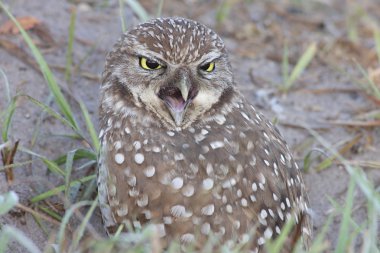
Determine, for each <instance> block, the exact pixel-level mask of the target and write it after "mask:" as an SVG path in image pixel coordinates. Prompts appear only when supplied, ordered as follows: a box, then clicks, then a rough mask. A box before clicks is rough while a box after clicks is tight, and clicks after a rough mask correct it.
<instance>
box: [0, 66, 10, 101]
mask: <svg viewBox="0 0 380 253" xmlns="http://www.w3.org/2000/svg"><path fill="white" fill-rule="evenodd" d="M0 74H1V75H2V76H3V79H4V86H5V95H6V97H7V100H8V103H10V102H11V90H10V88H9V81H8V78H7V75H6V74H5V72H4V71H3V69H2V68H0Z"/></svg>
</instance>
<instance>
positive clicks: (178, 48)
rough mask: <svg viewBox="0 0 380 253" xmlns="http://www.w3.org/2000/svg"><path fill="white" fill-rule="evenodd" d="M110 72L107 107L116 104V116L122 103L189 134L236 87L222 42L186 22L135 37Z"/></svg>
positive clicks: (173, 21)
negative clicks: (108, 102) (189, 128)
mask: <svg viewBox="0 0 380 253" xmlns="http://www.w3.org/2000/svg"><path fill="white" fill-rule="evenodd" d="M105 69H106V70H105V72H104V80H103V89H105V90H106V91H105V92H104V95H103V96H105V97H103V101H111V100H112V99H113V100H114V101H112V102H111V104H114V108H115V110H117V109H118V108H119V107H121V106H120V105H119V106H117V104H118V102H120V103H119V104H122V102H124V105H126V104H128V105H131V104H132V105H134V106H136V107H139V108H143V109H145V110H146V112H147V113H146V115H144V117H145V120H146V121H160V122H161V123H162V124H161V125H164V126H166V127H168V128H177V129H178V128H186V127H188V126H190V125H191V124H193V123H194V122H196V121H197V120H199V119H200V118H201V116H202V115H204V114H205V113H210V115H212V112H213V111H214V110H213V109H214V108H217V106H220V105H221V104H223V103H224V102H227V101H224V100H227V98H228V93H232V87H233V77H232V72H231V67H230V64H229V62H228V58H227V54H226V50H225V47H224V44H223V42H222V41H221V39H220V38H219V37H218V36H217V35H216V34H215V33H214V32H213V31H212V30H210V29H208V28H207V27H205V26H203V25H201V24H199V23H196V22H194V21H190V20H186V19H182V18H166V19H155V20H153V21H151V22H149V23H144V24H141V25H139V26H138V27H136V28H135V29H133V30H131V31H129V32H128V33H126V34H125V35H124V36H123V37H122V38H121V40H120V41H119V42H118V43H117V45H116V46H115V49H114V51H112V52H111V53H110V54H109V56H108V57H107V63H106V68H105ZM107 90H109V91H110V90H111V91H112V92H107ZM107 94H108V95H107ZM107 96H112V98H111V97H109V98H107ZM115 100H116V101H115ZM119 109H120V108H119ZM120 112H123V110H120ZM114 113H117V112H114ZM126 113H128V112H126Z"/></svg>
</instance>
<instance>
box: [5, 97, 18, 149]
mask: <svg viewBox="0 0 380 253" xmlns="http://www.w3.org/2000/svg"><path fill="white" fill-rule="evenodd" d="M16 99H17V98H15V97H14V98H13V99H12V100H11V102H10V104H9V105H8V108H7V110H6V113H5V119H4V122H3V125H2V126H1V127H2V131H1V137H2V139H3V142H7V141H8V136H9V127H10V125H11V121H12V117H13V113H14V112H15V109H16Z"/></svg>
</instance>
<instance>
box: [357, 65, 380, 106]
mask: <svg viewBox="0 0 380 253" xmlns="http://www.w3.org/2000/svg"><path fill="white" fill-rule="evenodd" d="M355 63H356V66H357V67H358V69H359V71H360V72H361V73H362V75H363V76H364V78H365V79H366V81H367V82H366V85H365V87H364V88H365V89H367V93H368V94H369V95H371V96H375V97H376V98H377V99H380V88H378V87H377V85H376V84H375V83H374V82H373V80H372V79H371V78H370V77H369V75H368V73H367V72H366V71H365V70H364V69H363V67H362V66H361V65H360V64H359V63H358V62H357V61H355Z"/></svg>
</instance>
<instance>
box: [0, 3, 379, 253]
mask: <svg viewBox="0 0 380 253" xmlns="http://www.w3.org/2000/svg"><path fill="white" fill-rule="evenodd" d="M127 3H128V4H129V6H130V7H131V8H133V10H134V11H135V12H136V13H139V14H138V16H139V18H140V19H141V20H146V19H147V18H148V14H147V13H146V11H145V10H144V11H141V8H142V7H141V5H139V4H138V2H137V1H128V2H127ZM159 4H160V6H161V7H160V8H162V4H163V1H160V3H159ZM120 8H121V9H122V5H121V6H120ZM0 9H2V10H3V11H4V12H5V13H6V14H7V15H8V16H9V17H10V18H11V19H12V20H13V22H15V24H16V25H17V26H18V27H19V28H20V30H21V34H22V36H23V38H24V40H25V42H26V43H27V44H28V46H29V48H30V50H31V51H32V54H33V56H34V58H35V59H36V61H37V62H38V63H39V66H40V68H41V71H42V73H43V75H44V77H45V80H46V83H47V85H48V87H49V89H50V91H51V93H52V98H53V101H54V102H55V104H56V105H58V108H59V111H55V110H54V109H52V106H50V105H49V103H46V102H45V103H43V102H40V101H38V100H36V99H34V98H32V97H30V96H27V95H23V94H18V95H16V96H14V97H11V95H10V92H9V84H8V82H6V87H8V88H7V90H8V93H7V94H8V108H7V110H6V112H5V113H4V114H2V119H4V120H3V121H2V122H3V124H2V125H1V127H2V138H3V141H4V142H6V141H7V140H8V139H9V135H10V131H9V130H10V128H11V121H12V117H13V114H14V112H15V110H17V107H16V104H17V103H16V102H17V100H18V99H20V98H24V99H26V100H27V101H29V102H30V103H31V104H33V105H35V106H37V107H38V108H40V109H41V111H43V112H44V113H46V114H47V115H49V116H52V117H53V118H54V119H55V120H57V121H58V122H59V123H60V124H62V125H63V126H66V127H67V128H68V129H69V130H70V131H71V135H68V136H70V137H68V138H70V139H71V140H72V141H74V142H75V143H78V140H80V141H81V142H84V143H85V144H86V145H84V146H85V148H84V147H82V145H80V144H78V147H77V148H75V149H73V150H69V151H67V152H66V153H64V154H61V155H57V157H56V158H53V159H51V158H48V157H45V156H44V155H41V154H37V153H35V152H34V151H33V150H28V149H27V148H26V147H21V148H20V150H19V151H20V152H23V153H26V154H29V155H31V156H32V157H34V158H37V159H40V160H41V161H42V162H43V163H44V164H45V166H46V167H47V168H48V170H49V171H50V172H51V174H53V175H55V177H56V178H58V179H59V180H60V182H61V184H60V185H58V186H55V187H53V188H51V189H48V190H46V191H44V192H41V193H38V194H36V195H35V196H34V197H32V198H31V199H30V200H29V201H30V203H31V204H32V205H33V206H34V207H36V209H37V210H39V211H41V212H44V213H46V214H47V215H48V216H49V217H51V218H53V219H55V220H59V221H60V225H59V227H58V228H57V230H56V231H53V232H52V233H50V234H52V236H51V238H50V240H51V242H52V245H50V246H46V248H45V249H44V252H85V251H86V250H88V251H90V252H99V253H103V252H116V251H117V250H118V251H120V252H133V253H137V252H152V251H153V249H154V247H155V245H156V243H157V235H156V232H155V230H154V228H153V226H147V227H145V228H143V230H141V231H137V232H134V233H128V234H125V233H117V234H116V235H115V236H113V237H111V238H101V237H100V236H99V235H98V234H97V233H96V231H94V229H93V228H92V226H91V223H90V221H89V220H90V217H91V216H92V215H93V212H94V209H95V208H96V206H97V198H95V199H93V198H94V197H93V193H94V189H95V187H96V183H95V178H96V175H95V174H90V175H87V176H83V177H79V178H75V172H76V171H80V170H82V169H84V168H90V167H91V166H93V165H95V164H96V162H97V161H96V157H97V153H98V151H99V140H98V137H97V134H96V130H95V127H94V125H93V123H92V122H91V118H90V115H89V112H88V109H87V108H86V106H85V104H84V103H83V102H82V101H78V103H79V107H80V109H81V114H80V115H74V113H73V110H72V106H71V105H70V104H69V103H68V101H67V99H66V98H65V96H64V95H63V93H62V92H61V89H60V87H59V85H58V83H57V82H56V79H55V77H54V75H53V73H52V72H51V70H50V68H49V66H48V64H47V63H46V61H45V59H44V57H43V56H42V54H41V52H40V51H39V49H38V48H37V47H36V46H35V45H34V44H33V42H32V40H31V39H30V37H29V35H28V34H27V33H26V32H25V31H24V30H23V29H22V28H21V27H20V26H19V24H18V23H17V20H15V19H14V17H13V16H12V15H11V13H10V12H9V11H8V10H7V9H6V8H5V6H4V4H3V3H2V2H0ZM144 12H145V13H144ZM121 13H122V12H121ZM158 13H160V11H159V12H158ZM120 15H121V14H120ZM72 19H73V20H75V18H73V16H72ZM73 23H74V22H73V21H72V22H71V24H73ZM123 29H125V25H124V28H123ZM70 34H72V35H73V34H74V25H70V28H69V37H70ZM70 43H71V46H70ZM72 43H73V39H72V38H71V39H70V38H69V45H68V52H70V51H71V53H70V55H71V54H72ZM377 43H378V42H377ZM377 45H379V44H377ZM70 47H71V49H70ZM316 50H317V47H316V44H311V45H310V46H309V47H308V49H307V50H306V51H305V53H304V54H303V55H302V56H301V58H300V59H299V61H298V62H297V64H296V65H295V67H294V68H293V70H292V72H291V73H290V74H289V63H288V52H287V49H284V61H283V74H284V86H283V89H284V91H288V90H289V89H291V87H292V86H293V85H294V83H295V82H296V81H297V80H298V78H299V77H300V75H301V74H302V73H303V72H304V70H305V69H306V68H307V66H308V64H309V63H310V61H311V60H312V59H313V57H314V55H315V53H316ZM66 62H71V64H69V65H70V66H71V65H72V59H68V58H67V61H66ZM68 68H69V67H67V68H66V70H67V69H68ZM69 72H70V73H71V70H70V71H69ZM1 73H2V76H3V77H6V76H5V74H4V73H3V72H1ZM70 75H71V74H70ZM77 118H79V119H82V121H83V122H84V123H85V129H82V128H80V127H79V125H80V124H78V121H77V120H76V119H77ZM309 132H310V133H311V134H312V135H313V137H314V138H315V139H316V140H317V141H318V142H319V143H321V144H322V145H323V146H324V148H325V149H326V150H328V151H329V152H330V153H331V154H333V156H334V159H337V160H339V162H341V163H342V164H344V165H345V168H346V170H347V172H348V173H349V174H350V183H349V188H348V191H347V196H346V199H345V201H344V204H343V205H342V206H340V205H339V204H337V203H335V204H334V212H333V213H332V214H331V215H330V216H329V218H328V220H327V221H326V223H325V225H324V226H323V228H322V230H321V231H320V232H319V233H318V234H317V235H315V237H314V240H313V243H312V247H311V249H310V251H309V252H315V253H317V252H325V251H326V250H327V251H334V247H335V252H355V248H354V246H353V245H354V244H353V242H355V240H359V239H362V240H363V242H364V244H363V248H362V251H361V252H363V253H367V252H368V253H372V252H375V253H376V252H379V245H378V238H379V236H380V234H379V228H378V225H377V224H378V221H379V214H380V196H379V192H378V189H375V187H374V186H373V185H372V183H371V182H369V180H368V178H366V175H365V174H364V173H363V171H362V169H361V168H358V167H353V166H351V165H350V164H348V163H347V161H346V160H344V159H343V158H342V157H341V155H340V154H339V153H338V152H337V151H336V150H335V148H333V147H332V146H331V145H330V144H329V143H327V142H326V140H324V139H323V138H322V137H321V136H319V135H318V134H317V133H316V132H314V131H313V130H311V129H309ZM307 159H310V158H307ZM307 159H306V158H305V160H306V162H305V163H307V165H308V166H307V167H310V161H307ZM79 160H80V161H81V162H82V163H81V165H80V166H78V167H75V166H77V165H76V161H79ZM26 162H30V161H26ZM23 164H24V163H22V162H20V163H17V164H14V165H13V166H14V167H17V166H21V165H23ZM2 169H3V168H0V171H1V170H2ZM81 185H85V186H86V187H85V188H86V192H85V193H84V194H83V195H82V196H81V197H79V196H75V195H74V196H72V194H71V193H72V191H73V190H74V189H77V188H78V187H79V186H81ZM358 190H360V191H361V192H362V193H364V196H365V204H366V210H367V217H365V219H364V221H362V223H361V224H357V223H356V222H355V221H354V220H353V217H352V216H353V211H352V210H353V205H354V202H353V200H354V197H355V194H356V192H357V191H358ZM51 198H58V199H59V200H60V201H61V202H62V203H64V208H65V212H64V213H57V212H56V211H55V210H53V209H51V208H50V207H49V206H48V205H46V204H45V203H46V201H48V200H50V199H51ZM17 203H18V197H17V195H16V194H15V193H13V192H10V193H6V194H3V195H0V215H4V214H6V213H7V212H9V211H10V210H11V209H12V208H14V207H15V206H16V205H17ZM85 207H87V209H84V208H85ZM82 212H84V216H83V217H82V215H81V213H82ZM78 217H79V219H80V220H81V222H80V224H79V225H78V226H75V227H71V228H70V229H71V230H70V231H71V232H70V233H68V227H69V224H70V221H71V220H72V219H77V218H78ZM336 217H338V218H340V219H341V222H340V230H339V235H338V238H337V243H336V245H330V244H329V242H328V239H327V231H328V229H329V226H330V224H331V223H332V222H333V219H334V218H336ZM36 221H37V223H39V224H41V229H42V230H46V231H48V230H47V228H45V227H42V226H43V225H42V223H41V222H39V221H38V220H37V219H36ZM291 227H292V221H290V222H289V223H287V225H286V226H285V228H284V229H283V233H282V234H281V235H280V236H279V237H278V238H277V239H276V240H275V241H273V242H269V243H268V244H267V245H266V247H267V250H268V252H273V253H276V252H281V249H282V247H283V243H284V240H285V238H286V235H287V233H289V231H290V229H291ZM86 233H87V235H86ZM14 240H15V241H17V242H18V243H20V244H21V245H23V246H24V247H25V249H26V252H32V253H34V252H41V251H40V249H38V248H37V247H36V245H35V244H34V242H33V241H32V240H31V239H30V238H28V237H27V236H26V235H25V234H24V233H23V232H22V231H20V230H18V229H16V228H14V227H12V226H9V225H6V226H3V227H0V253H3V252H6V250H7V247H8V244H9V243H10V241H14ZM49 242H50V241H49ZM214 246H220V247H221V250H220V252H223V253H227V252H236V253H237V252H241V249H242V248H244V244H242V245H237V246H236V247H234V248H233V249H228V247H227V246H226V245H223V244H222V245H220V243H219V241H218V238H217V236H215V235H211V236H210V237H209V240H208V242H207V243H206V245H205V246H204V248H203V251H202V252H205V253H206V252H211V251H212V249H213V247H214ZM190 248H191V246H190ZM53 249H55V250H56V251H54V250H53ZM167 252H179V244H178V242H173V243H172V244H171V245H170V246H169V249H168V250H167ZM296 252H304V250H303V249H302V248H301V247H300V245H298V247H297V249H296Z"/></svg>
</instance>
